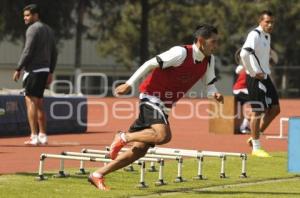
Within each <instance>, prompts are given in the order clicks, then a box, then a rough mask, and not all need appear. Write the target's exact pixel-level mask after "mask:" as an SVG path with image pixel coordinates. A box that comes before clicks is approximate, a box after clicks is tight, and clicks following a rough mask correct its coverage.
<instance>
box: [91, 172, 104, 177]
mask: <svg viewBox="0 0 300 198" xmlns="http://www.w3.org/2000/svg"><path fill="white" fill-rule="evenodd" d="M93 177H96V178H102V177H103V175H102V174H100V173H98V172H93Z"/></svg>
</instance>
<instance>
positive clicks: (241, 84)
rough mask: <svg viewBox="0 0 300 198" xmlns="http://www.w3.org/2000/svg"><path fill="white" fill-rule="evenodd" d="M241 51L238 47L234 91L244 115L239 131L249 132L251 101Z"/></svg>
mask: <svg viewBox="0 0 300 198" xmlns="http://www.w3.org/2000/svg"><path fill="white" fill-rule="evenodd" d="M240 51H241V49H238V50H237V51H236V53H235V61H236V63H237V64H238V66H237V67H236V68H235V74H236V79H235V81H234V84H233V87H232V92H233V95H234V97H235V98H236V101H237V105H238V107H240V108H241V109H242V111H241V112H242V115H243V121H242V123H241V125H240V126H239V132H240V133H242V134H248V133H250V132H251V131H250V122H249V120H250V118H249V115H248V114H247V111H246V107H248V104H247V102H248V101H249V95H248V89H247V83H246V78H247V77H246V76H247V74H246V70H245V68H244V66H243V65H241V60H240ZM246 105H247V106H246Z"/></svg>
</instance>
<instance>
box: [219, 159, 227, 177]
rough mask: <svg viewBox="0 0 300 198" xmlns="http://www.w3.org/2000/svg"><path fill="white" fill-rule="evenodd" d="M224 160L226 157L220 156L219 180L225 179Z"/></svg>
mask: <svg viewBox="0 0 300 198" xmlns="http://www.w3.org/2000/svg"><path fill="white" fill-rule="evenodd" d="M225 160H226V156H225V155H222V156H221V172H220V178H226V175H225Z"/></svg>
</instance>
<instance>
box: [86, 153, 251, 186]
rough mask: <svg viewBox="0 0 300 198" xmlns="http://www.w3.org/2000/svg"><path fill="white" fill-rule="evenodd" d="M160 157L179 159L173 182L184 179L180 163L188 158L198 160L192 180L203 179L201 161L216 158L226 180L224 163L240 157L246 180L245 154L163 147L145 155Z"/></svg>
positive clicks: (221, 174)
mask: <svg viewBox="0 0 300 198" xmlns="http://www.w3.org/2000/svg"><path fill="white" fill-rule="evenodd" d="M106 149H107V150H109V147H106ZM126 150H128V148H122V150H121V151H126ZM86 152H92V153H93V152H94V153H97V152H98V153H99V150H92V149H87V150H86ZM151 154H152V155H162V156H163V157H165V156H176V157H181V159H178V171H177V173H178V176H177V178H176V180H175V182H182V181H184V179H183V178H182V163H183V157H190V158H196V159H197V160H198V170H197V176H196V177H194V179H199V180H201V179H204V177H203V160H204V157H218V158H220V159H221V168H220V178H226V174H225V161H226V158H227V157H228V156H231V157H240V158H241V160H242V166H241V175H240V177H241V178H246V177H247V173H246V161H247V154H245V153H234V152H216V151H197V150H188V149H174V148H163V147H154V148H150V149H149V150H148V152H147V154H146V156H149V155H151Z"/></svg>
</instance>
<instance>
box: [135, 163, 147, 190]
mask: <svg viewBox="0 0 300 198" xmlns="http://www.w3.org/2000/svg"><path fill="white" fill-rule="evenodd" d="M139 165H140V167H141V177H140V183H139V184H138V185H137V187H138V188H147V187H148V186H147V184H146V182H145V172H146V171H145V169H146V163H145V162H144V161H141V162H139Z"/></svg>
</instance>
